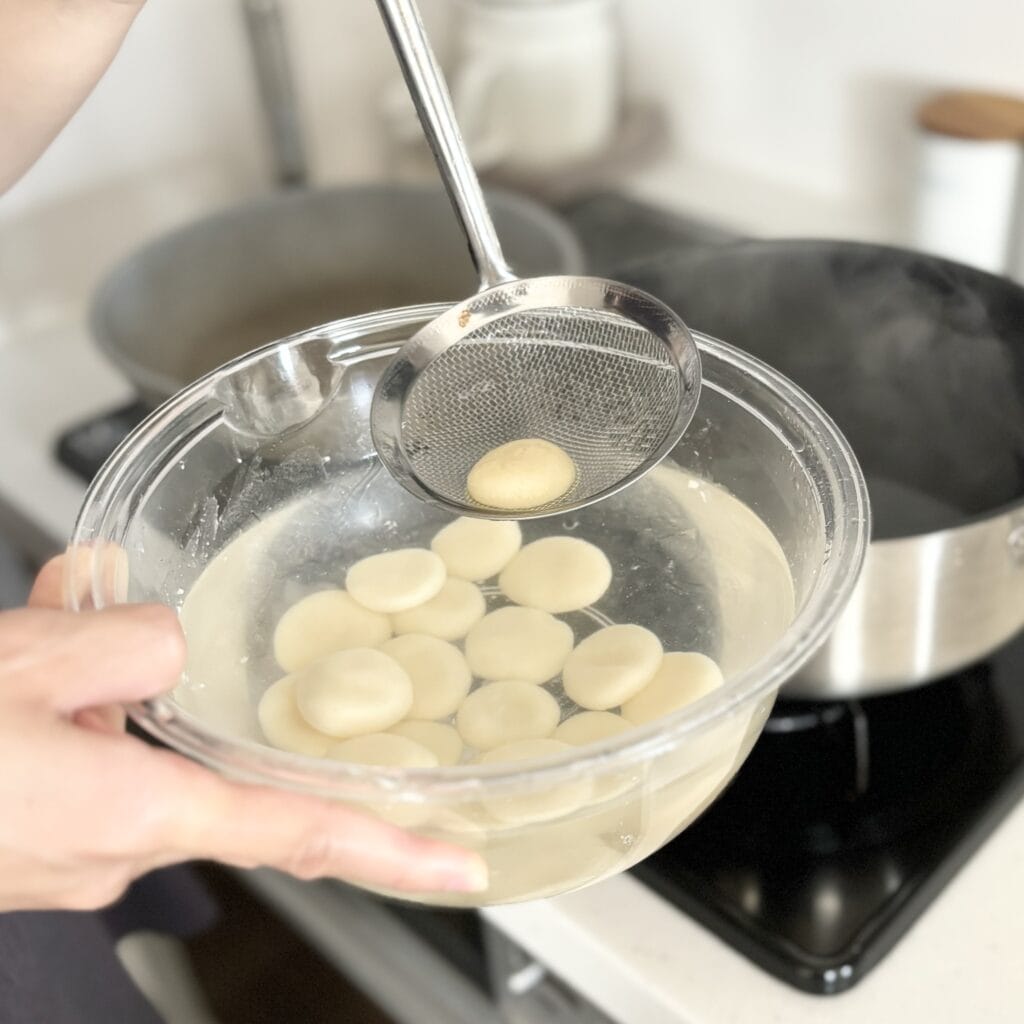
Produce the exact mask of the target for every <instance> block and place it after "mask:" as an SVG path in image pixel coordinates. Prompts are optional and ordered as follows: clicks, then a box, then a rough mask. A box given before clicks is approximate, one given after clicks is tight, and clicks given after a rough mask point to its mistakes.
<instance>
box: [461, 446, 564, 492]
mask: <svg viewBox="0 0 1024 1024" xmlns="http://www.w3.org/2000/svg"><path fill="white" fill-rule="evenodd" d="M575 482H576V464H575V463H574V462H573V461H572V458H571V457H570V456H569V453H568V452H566V451H565V449H564V448H559V446H558V445H557V444H552V443H551V442H550V441H545V440H543V439H542V438H539V437H526V438H522V439H521V440H518V441H509V442H508V443H507V444H502V445H499V446H498V447H497V448H492V449H491V450H490V451H489V452H488V453H487V454H486V455H484V456H483V457H482V458H481V459H479V460H478V461H477V463H476V465H474V466H473V468H472V469H471V470H470V471H469V476H468V477H467V478H466V490H467V491H468V492H469V496H470V497H471V498H472V499H473V500H474V501H475V502H477V503H478V504H480V505H486V506H487V507H488V508H502V509H510V510H511V509H529V508H538V507H539V506H541V505H546V504H547V503H548V502H549V501H554V500H555V499H556V498H560V497H561V496H562V495H563V494H565V492H566V491H568V490H569V488H570V487H572V485H573V484H574V483H575Z"/></svg>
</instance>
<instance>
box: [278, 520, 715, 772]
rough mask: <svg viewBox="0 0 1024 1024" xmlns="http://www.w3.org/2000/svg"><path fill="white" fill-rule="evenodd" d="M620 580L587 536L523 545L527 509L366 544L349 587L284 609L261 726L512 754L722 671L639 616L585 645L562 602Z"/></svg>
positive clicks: (339, 749) (391, 747)
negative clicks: (513, 517) (666, 642)
mask: <svg viewBox="0 0 1024 1024" xmlns="http://www.w3.org/2000/svg"><path fill="white" fill-rule="evenodd" d="M493 577H497V589H498V590H499V591H500V594H501V596H502V597H503V598H504V600H505V601H506V602H507V603H505V604H503V606H502V607H498V608H497V609H496V610H493V611H490V612H488V610H487V599H486V598H485V595H484V592H483V591H482V590H481V587H480V584H482V583H484V582H485V581H488V580H491V579H492V578H493ZM611 584H612V566H611V564H610V562H609V561H608V558H607V557H606V555H605V554H604V552H603V551H601V549H600V548H598V547H596V546H595V545H594V544H591V543H589V542H587V541H584V540H580V539H578V538H575V537H567V536H552V537H544V538H542V539H540V540H535V541H533V542H532V543H529V544H526V545H525V546H524V545H523V543H522V534H521V531H520V527H519V524H518V523H516V522H496V521H491V520H481V519H457V520H455V521H454V522H452V523H450V524H449V525H447V526H445V527H444V528H443V529H442V530H441V531H440V532H439V533H438V534H437V535H436V536H435V537H434V538H433V540H432V542H431V545H430V549H429V550H427V549H426V548H403V549H400V550H395V551H388V552H382V553H381V554H376V555H371V556H370V557H368V558H364V559H362V560H361V561H359V562H357V563H355V564H354V565H353V566H352V567H351V568H350V569H349V570H348V573H347V575H346V578H345V589H343V590H342V589H338V590H323V591H318V592H316V593H313V594H310V595H309V596H307V597H305V598H303V599H302V600H300V601H299V602H298V603H296V604H294V605H293V606H292V607H291V608H289V609H288V610H287V611H286V612H285V613H284V615H283V616H282V617H281V619H280V621H279V622H278V624H277V627H276V629H275V631H274V641H273V642H274V656H275V658H276V660H277V662H278V664H279V665H280V667H281V669H282V670H283V671H284V673H286V674H285V675H284V676H283V677H282V678H281V679H279V680H278V681H277V682H275V683H273V684H272V685H271V686H270V687H269V688H268V689H267V691H266V692H265V693H264V695H263V697H262V699H261V700H260V703H259V707H258V717H259V723H260V727H261V729H262V731H263V734H264V736H265V737H266V740H267V742H268V743H270V744H271V745H272V746H275V747H278V748H280V749H282V750H286V751H291V752H294V753H299V754H305V755H308V756H312V757H326V758H331V759H334V760H338V761H347V762H353V763H358V764H366V765H381V766H394V767H405V768H432V767H437V766H444V765H455V764H460V763H468V762H512V761H519V760H525V759H530V758H535V757H543V756H548V755H551V754H554V753H557V752H559V751H563V750H565V749H567V748H568V747H570V746H580V745H584V744H587V743H592V742H595V741H597V740H600V739H604V738H606V737H609V736H612V735H615V734H617V733H621V732H623V731H625V730H626V729H629V728H630V727H632V726H635V725H641V724H643V723H645V722H650V721H652V720H653V719H655V718H658V717H661V716H662V715H666V714H670V713H671V712H673V711H676V710H678V709H679V708H681V707H684V706H685V705H687V704H689V703H691V702H692V701H695V700H698V699H699V698H701V697H703V696H704V695H706V694H707V693H710V692H711V691H712V690H714V689H715V688H716V687H718V686H720V685H721V684H722V674H721V672H720V671H719V669H718V666H717V665H716V664H715V662H714V661H712V660H711V659H710V658H708V657H706V656H705V655H703V654H699V653H696V652H686V653H683V652H679V653H668V654H666V653H664V651H663V650H662V645H661V642H660V640H659V639H658V637H657V636H655V635H654V633H652V632H651V631H650V630H648V629H645V628H644V627H642V626H638V625H628V624H622V625H611V626H606V627H604V628H600V629H598V630H597V631H596V632H594V633H591V634H590V635H589V636H587V637H586V638H585V639H583V640H582V641H580V642H579V643H578V644H577V643H576V638H575V636H574V633H573V630H572V628H571V627H570V625H569V624H568V623H567V622H565V621H563V620H562V619H560V618H559V616H560V615H565V614H567V613H569V612H575V611H579V610H582V609H585V608H589V607H591V606H593V605H595V604H596V603H597V602H598V601H599V600H600V599H601V598H602V597H603V596H604V594H605V593H606V591H607V590H608V588H609V587H610V586H611ZM488 589H489V591H491V592H493V590H494V588H493V586H491V587H489V588H488ZM563 696H564V699H562V700H561V701H560V699H559V698H562V697H563ZM573 704H574V705H575V706H576V707H575V708H572V707H571V705H573ZM563 706H565V707H570V708H571V712H570V713H569V714H568V715H567V716H566V717H564V720H563Z"/></svg>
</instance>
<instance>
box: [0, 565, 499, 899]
mask: <svg viewBox="0 0 1024 1024" xmlns="http://www.w3.org/2000/svg"><path fill="white" fill-rule="evenodd" d="M60 577H61V562H60V560H57V561H54V562H51V563H50V564H49V565H48V566H47V567H46V569H44V571H43V572H42V573H41V574H40V577H39V579H38V580H37V582H36V586H35V589H34V590H33V592H32V596H31V598H30V600H29V607H28V608H25V609H18V610H16V611H11V612H3V613H0V911H3V910H17V909H42V908H63V909H88V908H95V907H99V906H103V905H104V904H106V903H109V902H111V901H112V900H114V899H116V898H117V897H118V896H119V895H120V894H121V892H122V891H123V890H124V889H125V887H126V886H127V885H128V883H129V882H130V881H131V880H132V879H133V878H135V877H137V876H138V875H141V874H144V873H145V872H147V871H149V870H152V869H153V868H157V867H162V866H164V865H167V864H171V863H174V862H177V861H182V860H191V859H193V858H203V859H212V860H219V861H223V862H225V863H227V864H232V865H236V866H238V867H256V866H269V867H276V868H280V869H282V870H284V871H288V872H290V873H292V874H294V875H297V876H298V877H300V878H313V877H321V876H330V875H336V876H339V877H344V878H346V879H350V880H352V881H358V882H363V883H366V884H369V885H374V886H379V887H382V888H386V889H394V890H405V891H410V892H414V891H416V890H449V891H472V890H478V889H481V888H483V886H484V884H485V880H486V872H485V868H484V865H483V863H482V861H481V860H480V859H479V858H478V857H477V855H476V854H473V853H470V852H469V851H465V850H461V849H459V848H457V847H452V846H447V845H444V844H442V843H439V842H435V841H433V840H429V839H425V838H422V837H419V836H414V835H411V834H409V833H405V832H402V831H401V830H399V829H396V828H394V827H393V826H390V825H387V824H384V823H383V822H380V821H377V820H376V819H374V818H371V817H369V816H365V815H362V814H359V813H357V812H355V811H352V810H350V809H348V808H346V807H344V806H343V805H341V804H338V803H336V802H332V801H329V800H322V799H317V798H314V797H308V796H304V795H299V794H295V793H287V792H283V791H279V790H274V789H271V788H266V787H259V786H249V785H244V784H240V783H232V782H228V781H227V780H225V779H223V778H221V777H220V776H218V775H216V774H215V773H213V772H212V771H209V770H208V769H206V768H203V767H201V766H200V765H198V764H194V763H193V762H191V761H188V760H186V759H185V758H183V757H180V756H178V755H177V754H173V753H170V752H167V751H164V750H158V749H155V748H151V747H149V746H148V745H147V744H145V743H143V742H141V741H140V740H137V739H135V738H134V737H131V736H129V735H127V734H126V733H124V732H123V716H122V715H121V714H120V712H119V710H118V711H116V712H112V709H111V705H116V704H117V703H119V702H122V701H137V700H143V699H146V698H148V697H152V696H155V695H156V694H158V693H161V692H163V691H166V690H168V689H170V688H171V687H172V686H173V685H174V684H175V682H176V681H177V678H178V675H179V673H180V672H181V669H182V666H183V663H184V657H185V647H184V639H183V637H182V634H181V630H180V628H179V626H178V623H177V619H176V617H175V616H174V613H173V612H171V611H170V610H169V609H167V608H163V607H161V606H159V605H120V606H114V607H111V608H108V609H105V610H104V611H99V612H95V611H90V612H79V613H72V612H65V611H61V610H59V609H60V596H59V595H60Z"/></svg>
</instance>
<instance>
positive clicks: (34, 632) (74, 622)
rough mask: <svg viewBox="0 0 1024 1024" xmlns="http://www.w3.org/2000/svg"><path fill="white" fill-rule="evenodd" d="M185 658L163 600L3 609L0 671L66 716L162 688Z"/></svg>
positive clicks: (180, 636) (175, 676) (152, 693)
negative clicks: (76, 608) (83, 608)
mask: <svg viewBox="0 0 1024 1024" xmlns="http://www.w3.org/2000/svg"><path fill="white" fill-rule="evenodd" d="M184 664H185V639H184V636H183V634H182V632H181V627H180V626H179V625H178V620H177V617H176V616H175V614H174V612H172V611H171V610H170V609H169V608H165V607H163V606H162V605H115V606H113V607H110V608H106V609H104V610H103V611H100V612H79V613H74V612H58V611H41V610H35V609H18V610H17V611H13V612H5V613H4V614H2V615H0V676H4V677H6V678H7V679H8V680H9V681H10V683H11V684H12V685H14V686H17V687H19V688H20V689H21V691H22V693H23V694H25V695H28V696H29V697H31V698H32V699H33V700H36V701H42V702H44V703H46V704H48V705H49V706H50V707H52V708H53V709H54V710H56V711H59V712H60V713H62V714H71V713H73V712H76V711H79V710H80V709H82V708H88V707H93V706H95V705H97V704H110V703H120V702H124V701H137V700H145V699H146V698H147V697H153V696H155V695H156V694H158V693H163V692H164V691H166V690H168V689H170V688H171V687H172V686H174V685H175V683H176V682H177V679H178V677H179V675H180V674H181V671H182V669H183V668H184Z"/></svg>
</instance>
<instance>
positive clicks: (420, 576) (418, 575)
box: [345, 548, 447, 612]
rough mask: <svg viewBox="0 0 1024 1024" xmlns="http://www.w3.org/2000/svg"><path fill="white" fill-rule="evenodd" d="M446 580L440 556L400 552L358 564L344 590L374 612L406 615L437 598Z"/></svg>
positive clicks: (418, 551)
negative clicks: (410, 610)
mask: <svg viewBox="0 0 1024 1024" xmlns="http://www.w3.org/2000/svg"><path fill="white" fill-rule="evenodd" d="M446 577H447V570H446V569H445V567H444V562H443V561H441V557H440V555H436V554H434V552H433V551H427V550H426V548H399V549H398V550H397V551H385V552H383V553H382V554H379V555H370V557H369V558H364V559H362V560H361V561H358V562H356V564H355V565H353V566H352V568H351V569H349V571H348V574H347V575H346V577H345V586H346V587H347V588H348V592H349V593H350V594H351V595H352V596H353V597H354V598H355V599H356V600H357V601H358V602H359V603H360V604H361V605H363V607H365V608H369V609H370V610H371V611H375V612H404V611H406V610H407V609H409V608H415V607H416V605H418V604H423V603H424V602H425V601H429V600H430V599H431V598H432V597H434V596H435V595H436V594H437V593H438V591H440V589H441V587H443V586H444V581H445V579H446Z"/></svg>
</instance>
